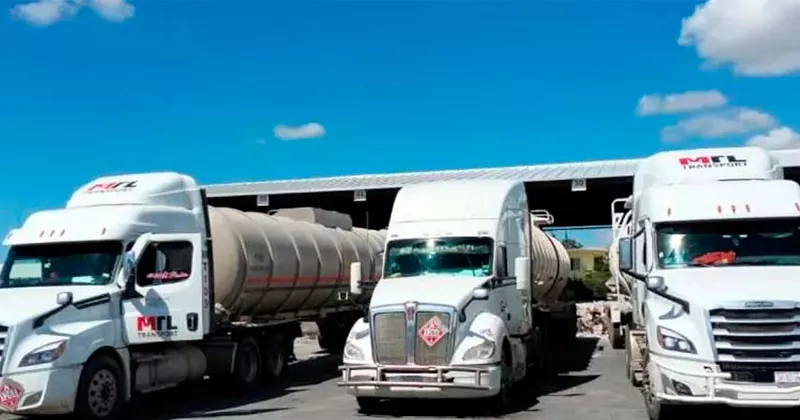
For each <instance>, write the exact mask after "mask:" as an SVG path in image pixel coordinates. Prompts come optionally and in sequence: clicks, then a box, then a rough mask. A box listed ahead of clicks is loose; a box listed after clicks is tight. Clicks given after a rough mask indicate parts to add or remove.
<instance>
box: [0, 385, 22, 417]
mask: <svg viewBox="0 0 800 420" xmlns="http://www.w3.org/2000/svg"><path fill="white" fill-rule="evenodd" d="M24 392H25V389H24V388H23V387H22V385H20V384H18V383H16V382H14V381H12V380H11V379H2V380H0V410H4V411H14V410H16V409H17V405H18V404H19V399H20V398H21V397H22V394H23V393H24Z"/></svg>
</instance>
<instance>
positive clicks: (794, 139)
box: [747, 127, 800, 149]
mask: <svg viewBox="0 0 800 420" xmlns="http://www.w3.org/2000/svg"><path fill="white" fill-rule="evenodd" d="M747 144H748V145H751V146H760V147H763V148H765V149H796V148H800V133H798V132H796V131H794V130H792V129H791V128H789V127H778V128H775V129H772V130H770V131H769V132H767V133H766V134H759V135H757V136H754V137H751V138H750V140H748V141H747Z"/></svg>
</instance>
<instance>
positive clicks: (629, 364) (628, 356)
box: [625, 331, 642, 388]
mask: <svg viewBox="0 0 800 420" xmlns="http://www.w3.org/2000/svg"><path fill="white" fill-rule="evenodd" d="M626 338H627V339H626V340H625V376H626V377H627V378H628V380H629V381H630V382H631V385H633V386H635V387H637V388H638V387H640V386H641V385H642V383H641V381H639V379H637V378H636V369H634V366H633V362H634V360H633V354H632V353H633V349H632V348H631V343H630V337H629V336H627V331H626Z"/></svg>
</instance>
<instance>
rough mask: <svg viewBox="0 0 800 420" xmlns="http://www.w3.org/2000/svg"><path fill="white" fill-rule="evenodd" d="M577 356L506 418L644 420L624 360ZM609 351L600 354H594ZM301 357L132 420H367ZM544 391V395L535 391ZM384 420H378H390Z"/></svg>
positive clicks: (592, 345) (583, 349) (395, 411)
mask: <svg viewBox="0 0 800 420" xmlns="http://www.w3.org/2000/svg"><path fill="white" fill-rule="evenodd" d="M578 343H579V345H578V346H577V347H578V348H577V349H576V351H575V352H574V354H572V355H570V357H565V360H564V361H563V362H562V369H561V370H563V371H564V373H562V374H561V375H559V376H558V378H556V379H554V380H552V381H549V383H547V384H544V385H541V386H540V387H531V389H523V390H521V391H520V398H519V401H518V407H515V408H516V409H515V410H514V412H513V413H512V414H510V415H508V416H506V417H508V418H516V419H522V418H539V419H553V420H560V419H563V420H580V419H591V420H646V416H645V414H644V410H643V408H642V402H641V401H642V399H641V397H640V396H639V394H638V393H637V392H636V391H635V390H634V389H633V388H632V387H631V386H630V385H628V384H627V383H626V381H625V377H624V375H623V374H622V372H623V370H622V363H623V359H622V358H621V357H620V355H619V354H618V353H617V352H615V351H613V350H611V349H610V348H609V347H608V346H603V345H602V344H601V345H600V346H598V343H597V339H596V338H581V339H580V340H579V342H578ZM601 347H602V348H603V349H602V350H599V351H596V350H595V349H599V348H601ZM297 356H298V358H299V359H301V361H300V362H297V363H295V364H294V365H292V366H291V367H290V369H291V370H290V371H289V374H290V375H289V377H290V378H291V379H289V380H287V383H286V384H285V386H283V387H278V386H272V387H267V388H265V389H264V390H262V391H260V392H257V393H254V394H253V395H240V396H223V395H218V394H219V392H220V391H219V390H217V389H214V388H213V387H196V388H194V389H192V391H194V392H191V393H190V392H188V390H181V391H180V392H176V391H178V390H174V391H164V392H162V393H161V395H153V396H151V397H149V398H146V399H143V400H142V402H141V404H138V407H137V410H136V412H135V413H131V414H132V416H131V418H133V419H144V418H147V419H153V420H156V419H164V420H166V419H200V418H210V417H213V418H219V419H225V420H233V419H242V420H245V419H296V420H323V419H325V420H328V419H348V418H355V417H358V418H365V419H366V418H369V417H367V416H364V415H361V414H359V413H358V411H357V407H356V404H355V400H354V399H353V398H352V397H351V396H349V395H346V394H345V392H344V390H342V389H340V388H338V387H336V381H337V379H338V371H337V370H336V366H337V365H338V360H337V359H336V358H335V357H332V356H327V355H326V354H324V353H319V352H318V350H317V347H316V343H315V342H313V341H310V340H308V339H299V340H298V345H297ZM537 388H538V389H537ZM390 408H391V410H390V412H391V414H392V415H393V416H403V417H405V418H409V419H414V418H432V417H437V418H448V417H450V418H462V417H476V414H477V413H479V410H478V408H477V407H475V406H474V405H473V406H470V405H469V404H466V405H465V404H464V403H463V402H454V401H448V402H445V403H441V402H437V403H431V402H428V401H419V402H414V403H412V404H409V403H408V402H404V403H400V404H395V405H393V406H391V407H390ZM389 417H390V416H380V417H376V418H389Z"/></svg>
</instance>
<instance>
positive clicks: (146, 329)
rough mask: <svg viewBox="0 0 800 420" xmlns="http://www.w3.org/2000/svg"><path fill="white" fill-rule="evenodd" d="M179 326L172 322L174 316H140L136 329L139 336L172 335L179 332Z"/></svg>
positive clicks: (137, 319)
mask: <svg viewBox="0 0 800 420" xmlns="http://www.w3.org/2000/svg"><path fill="white" fill-rule="evenodd" d="M177 329H178V327H177V326H175V325H173V324H172V317H171V316H169V315H161V316H140V317H137V318H136V331H137V332H138V334H139V337H162V338H163V337H171V336H174V335H175V334H177V331H175V330H177Z"/></svg>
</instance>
